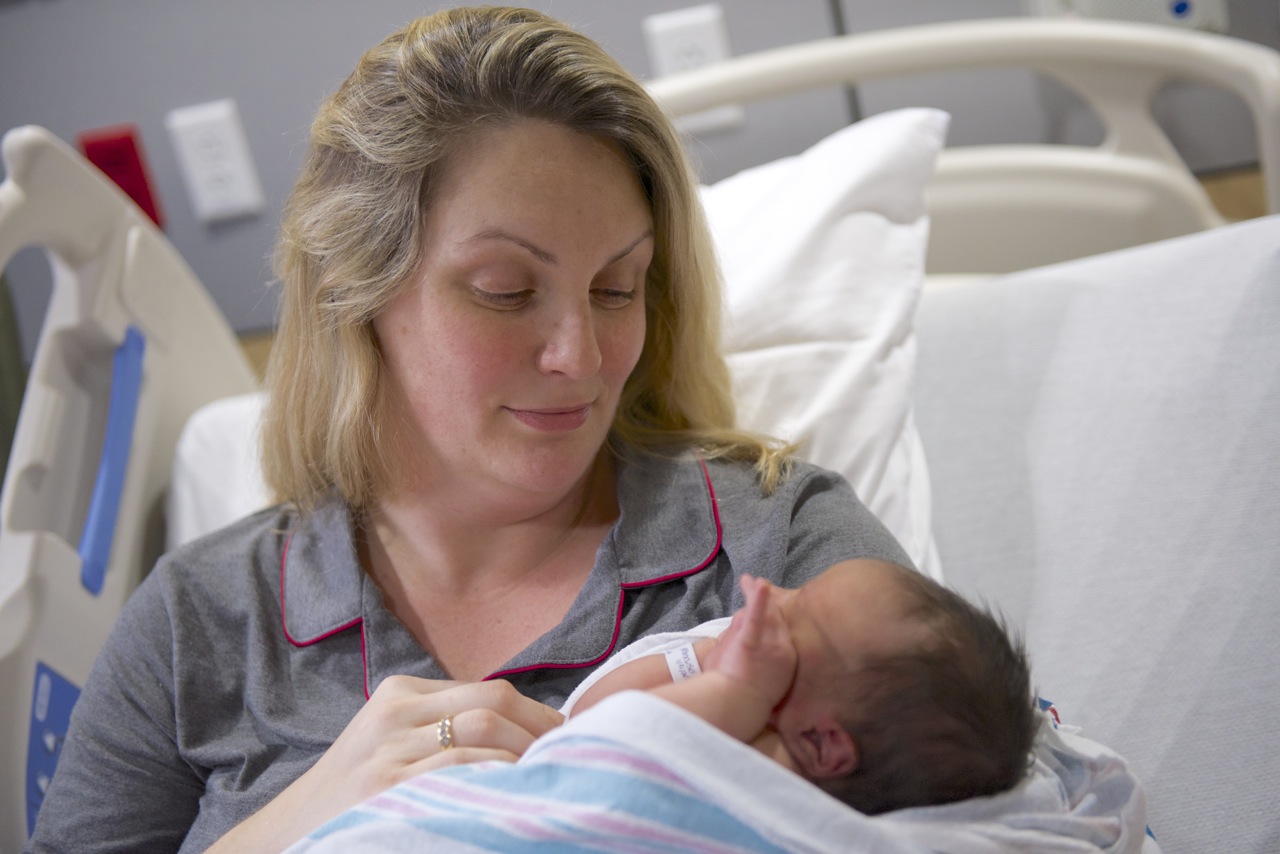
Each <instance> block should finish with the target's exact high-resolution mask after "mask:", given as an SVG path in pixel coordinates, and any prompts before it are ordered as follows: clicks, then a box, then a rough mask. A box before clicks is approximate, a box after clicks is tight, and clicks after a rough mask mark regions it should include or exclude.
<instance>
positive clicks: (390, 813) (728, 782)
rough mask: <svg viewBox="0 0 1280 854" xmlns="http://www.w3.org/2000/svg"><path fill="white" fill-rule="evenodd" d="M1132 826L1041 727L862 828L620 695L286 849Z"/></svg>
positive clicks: (1087, 833) (1119, 846)
mask: <svg viewBox="0 0 1280 854" xmlns="http://www.w3.org/2000/svg"><path fill="white" fill-rule="evenodd" d="M1145 822H1146V804H1145V800H1144V796H1143V793H1142V789H1141V787H1140V785H1139V784H1138V782H1137V780H1136V779H1135V778H1134V777H1133V775H1132V774H1131V773H1130V771H1129V768H1128V766H1127V765H1126V764H1125V762H1124V761H1123V760H1122V759H1120V757H1118V756H1116V755H1115V754H1114V753H1112V752H1111V751H1109V750H1107V749H1106V748H1104V747H1102V746H1100V745H1097V744H1094V743H1092V742H1090V741H1088V740H1086V739H1083V738H1080V737H1078V736H1076V735H1073V734H1070V733H1065V732H1061V731H1058V730H1055V729H1054V728H1053V727H1052V726H1050V725H1049V722H1048V718H1046V723H1045V725H1044V726H1043V728H1042V732H1041V734H1040V736H1039V737H1038V738H1037V742H1036V748H1035V755H1034V762H1033V764H1032V766H1031V768H1030V771H1029V774H1028V777H1027V779H1026V780H1024V781H1023V783H1022V784H1020V785H1019V786H1018V787H1017V788H1015V789H1013V790H1012V791H1009V792H1006V793H1004V794H1001V795H998V796H996V797H991V798H978V799H974V800H969V801H962V802H958V803H954V804H947V805H945V806H941V807H926V808H916V809H909V810H901V811H898V812H892V813H886V814H884V815H880V816H874V817H870V816H865V815H862V814H861V813H858V812H856V811H855V810H853V809H851V808H849V807H848V806H846V805H844V804H843V803H841V802H840V801H838V800H836V799H834V798H832V797H830V796H829V795H827V794H826V793H824V792H822V791H821V790H820V789H818V788H817V787H815V786H813V785H812V784H810V783H808V782H807V781H805V780H803V779H801V778H800V777H798V776H796V775H795V774H793V773H792V772H790V771H788V770H786V769H784V768H782V767H781V766H779V765H777V764H776V763H774V762H773V761H772V760H769V759H766V758H765V757H764V756H762V755H761V754H759V753H758V752H756V751H755V750H753V749H752V748H750V747H748V746H746V745H744V744H742V743H741V742H739V741H737V740H735V739H733V738H731V737H729V736H727V735H725V734H724V733H723V732H721V731H720V730H718V729H716V728H715V727H712V726H711V725H709V724H707V723H706V722H704V721H703V720H701V719H700V718H697V717H695V716H694V715H691V714H689V713H688V712H685V711H683V710H682V709H679V708H677V707H676V706H673V705H671V704H669V703H667V702H665V701H663V700H660V699H658V698H656V697H654V696H652V695H650V694H646V693H643V692H639V691H627V692H623V693H620V694H616V695H614V696H612V697H609V698H608V699H606V700H604V701H602V702H601V703H600V704H599V705H597V706H595V707H593V708H591V709H588V710H586V711H585V712H583V714H582V715H580V716H577V717H574V718H573V719H571V720H570V721H569V722H568V723H566V724H565V725H564V726H562V727H559V728H557V729H556V730H554V731H552V732H551V733H548V734H547V735H546V736H544V737H542V738H540V739H538V741H537V742H535V743H534V745H533V746H532V747H531V748H530V749H529V750H528V751H527V752H526V753H525V755H524V756H523V757H522V758H521V759H520V761H519V762H516V763H514V764H509V763H501V762H488V763H480V764H476V765H469V766H461V767H455V768H449V769H445V770H441V771H437V772H433V773H429V774H423V775H421V776H419V777H416V778H414V779H411V780H408V781H406V782H404V783H401V784H400V785H398V786H395V787H394V788H392V789H390V790H388V791H386V792H384V793H382V794H381V795H378V796H376V797H374V798H371V799H370V800H368V801H366V802H365V803H363V804H361V805H360V806H358V807H356V808H354V809H352V810H349V811H348V812H346V813H344V814H343V815H341V816H339V817H338V818H336V819H334V820H333V821H331V822H329V823H328V824H326V825H324V826H323V827H321V828H319V829H318V830H317V831H315V832H314V833H313V834H311V836H310V837H308V838H307V839H304V840H302V841H301V842H299V843H298V844H296V845H295V846H293V847H292V848H290V849H289V850H290V852H291V853H292V854H302V852H307V854H320V852H336V851H342V852H371V851H380V852H381V851H432V852H436V851H443V852H478V851H502V852H517V853H518V852H562V851H609V852H669V851H689V852H706V854H715V853H716V852H726V854H727V852H771V854H772V852H777V853H778V854H781V852H831V851H865V852H876V854H898V852H903V854H906V852H923V851H946V852H954V854H971V852H972V854H988V852H1048V853H1049V854H1052V852H1084V851H1106V852H1131V851H1132V852H1137V851H1144V850H1145V851H1147V852H1148V854H1150V852H1152V851H1155V850H1157V849H1155V847H1154V844H1153V843H1150V840H1149V839H1147V840H1146V841H1147V842H1148V843H1149V847H1148V848H1146V849H1144V847H1143V845H1144V827H1145Z"/></svg>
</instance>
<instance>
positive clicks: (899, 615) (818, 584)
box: [772, 559, 924, 732]
mask: <svg viewBox="0 0 1280 854" xmlns="http://www.w3.org/2000/svg"><path fill="white" fill-rule="evenodd" d="M895 572H896V571H895V570H894V568H893V567H891V566H889V565H887V564H884V563H881V562H880V561H875V560H869V559H862V560H850V561H844V562H842V563H838V564H835V565H834V566H831V567H830V568H828V569H827V570H825V571H824V572H823V573H822V574H821V575H819V576H818V577H817V578H815V579H813V580H812V581H810V582H809V583H808V584H806V585H804V586H803V587H801V588H799V589H798V590H776V589H775V590H774V591H772V592H773V595H775V596H776V597H777V601H778V603H779V605H780V607H781V609H782V613H783V616H784V618H785V619H786V621H787V626H788V628H789V629H790V630H791V638H792V641H793V643H794V644H795V647H796V655H797V667H796V681H795V685H794V686H793V687H792V690H791V693H790V694H788V695H787V697H786V699H785V700H784V701H783V702H782V704H781V705H780V706H779V707H778V708H777V709H775V710H774V714H773V724H774V726H775V727H777V728H778V729H779V730H780V731H783V732H786V731H788V730H789V729H790V730H796V728H797V727H802V726H803V724H804V722H805V721H806V720H809V719H811V718H812V716H813V715H814V714H816V713H818V712H828V713H837V712H838V707H837V702H838V701H837V698H838V697H840V696H844V694H843V693H842V692H838V691H836V690H834V689H836V688H840V689H844V688H846V687H847V686H845V685H844V682H845V681H846V680H845V677H844V676H843V675H842V674H847V673H849V672H850V671H851V670H853V671H856V669H857V664H858V662H859V660H860V659H862V658H863V657H865V656H868V655H870V656H874V657H876V658H879V657H882V656H884V655H886V654H891V653H894V652H898V651H901V650H905V649H909V648H912V647H913V646H915V645H916V644H918V643H920V641H921V640H922V639H923V632H924V630H923V628H922V627H920V626H919V625H916V624H915V623H914V622H912V621H911V620H908V619H907V618H906V616H905V595H904V594H903V593H902V591H901V588H900V586H899V584H900V582H899V581H898V579H897V577H896V574H895ZM853 687H854V688H856V686H853ZM796 731H799V730H796Z"/></svg>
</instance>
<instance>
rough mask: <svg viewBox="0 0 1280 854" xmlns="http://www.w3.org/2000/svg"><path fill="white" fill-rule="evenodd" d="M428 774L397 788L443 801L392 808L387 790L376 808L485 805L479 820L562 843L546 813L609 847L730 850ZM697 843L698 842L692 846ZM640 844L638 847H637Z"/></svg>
mask: <svg viewBox="0 0 1280 854" xmlns="http://www.w3.org/2000/svg"><path fill="white" fill-rule="evenodd" d="M432 776H433V775H431V774H421V775H419V776H418V777H414V778H411V779H409V780H407V781H405V782H404V783H402V784H401V786H402V787H403V788H404V789H406V790H408V789H418V790H420V791H422V792H423V793H424V794H429V796H434V797H436V798H439V799H440V800H441V801H443V803H442V804H422V803H415V802H414V801H413V800H412V796H411V795H410V796H408V797H409V798H410V800H409V801H408V803H405V802H401V803H400V804H398V805H397V806H396V807H395V808H394V810H393V808H392V803H393V802H394V799H395V798H396V790H395V789H391V790H389V791H387V792H386V793H384V795H383V796H381V797H379V798H378V801H377V803H376V804H374V803H370V804H369V805H367V806H368V807H374V806H376V807H377V809H379V810H381V811H385V812H393V811H394V813H395V814H398V815H403V816H405V817H412V816H413V815H414V814H415V813H416V814H417V815H419V816H423V817H426V818H430V817H434V816H441V817H447V816H449V815H453V814H454V813H453V812H452V811H450V810H448V809H447V808H446V806H445V805H452V806H453V807H454V808H455V809H456V808H457V807H464V808H470V809H476V808H483V809H485V810H488V811H490V812H491V814H490V815H488V816H486V817H485V818H484V819H482V820H483V821H485V822H490V823H495V824H497V825H499V826H503V827H506V828H508V832H518V833H520V834H522V835H523V836H525V837H526V838H529V839H542V840H552V841H563V840H565V839H566V836H565V833H566V828H563V827H556V826H550V827H549V826H547V824H546V823H545V821H544V820H542V819H543V818H544V817H549V818H552V819H554V820H555V821H556V822H557V823H558V824H571V825H573V826H574V827H576V828H577V830H576V831H575V830H572V829H570V830H569V832H570V833H572V834H573V835H574V838H578V841H585V840H582V839H581V838H580V837H581V836H582V835H583V834H584V833H587V832H589V833H593V834H596V835H598V836H601V837H603V838H606V839H608V841H609V844H610V846H611V847H610V850H612V851H652V850H654V846H655V845H656V846H659V848H658V850H663V849H664V848H667V847H669V846H673V845H674V846H675V849H673V850H681V851H691V852H693V851H705V852H720V853H721V854H724V852H728V851H731V850H732V849H730V848H728V847H727V846H725V845H722V844H720V843H718V842H716V841H715V840H711V839H707V838H706V837H703V836H690V835H689V834H688V833H687V832H684V831H679V830H674V829H672V828H669V827H667V826H665V825H662V824H660V823H657V822H654V821H651V820H648V819H645V818H644V817H643V816H639V815H635V814H631V813H625V814H616V813H615V814H609V813H603V812H601V811H600V809H599V807H598V806H596V805H577V804H574V803H572V802H567V801H558V800H555V799H554V798H552V799H547V798H545V797H540V796H538V795H512V794H508V793H505V792H501V791H495V790H491V789H488V788H487V787H485V786H483V785H482V784H479V785H477V784H470V783H468V782H465V781H463V780H460V779H458V778H436V779H432ZM695 843H696V844H695ZM637 846H640V847H637Z"/></svg>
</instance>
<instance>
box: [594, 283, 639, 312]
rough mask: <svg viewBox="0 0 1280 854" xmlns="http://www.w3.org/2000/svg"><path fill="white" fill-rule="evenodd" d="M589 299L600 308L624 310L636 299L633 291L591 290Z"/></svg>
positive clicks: (619, 289)
mask: <svg viewBox="0 0 1280 854" xmlns="http://www.w3.org/2000/svg"><path fill="white" fill-rule="evenodd" d="M591 298H592V299H593V300H594V301H595V302H596V304H597V305H599V306H600V307H601V308H624V307H625V306H628V305H630V304H631V301H632V300H634V299H635V298H636V292H635V290H634V289H629V290H628V289H623V288H592V290H591Z"/></svg>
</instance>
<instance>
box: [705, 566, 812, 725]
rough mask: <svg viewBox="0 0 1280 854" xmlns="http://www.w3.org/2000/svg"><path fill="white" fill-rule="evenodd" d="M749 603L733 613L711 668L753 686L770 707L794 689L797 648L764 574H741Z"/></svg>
mask: <svg viewBox="0 0 1280 854" xmlns="http://www.w3.org/2000/svg"><path fill="white" fill-rule="evenodd" d="M739 584H740V585H741V587H742V595H743V596H744V597H745V598H746V604H745V605H743V606H742V608H741V609H740V610H739V611H738V612H737V613H736V614H734V615H733V621H732V622H731V623H730V624H729V628H727V629H725V632H724V634H723V635H721V636H720V641H719V643H717V644H716V645H715V647H714V649H713V650H712V651H711V654H710V655H708V656H707V658H708V660H707V662H706V664H707V666H708V668H709V669H713V670H718V671H719V672H721V673H723V674H724V675H726V676H728V677H730V678H732V679H734V680H736V681H738V682H742V683H744V684H746V685H748V686H750V687H751V688H752V689H753V690H754V691H756V692H758V693H759V694H761V695H763V696H764V697H765V698H766V699H767V701H768V703H769V705H770V707H771V708H772V707H773V706H775V705H777V704H778V703H779V702H781V701H782V698H783V697H785V696H786V694H787V691H789V690H790V689H791V682H792V680H793V679H794V678H795V672H796V648H795V645H794V644H793V643H792V641H791V631H790V629H788V627H787V623H786V618H785V617H784V616H783V614H782V609H781V607H779V605H778V603H777V601H776V599H775V598H774V597H773V595H772V591H773V585H772V584H770V583H769V582H768V581H765V580H764V579H761V578H754V577H752V576H749V575H743V576H741V577H740V578H739Z"/></svg>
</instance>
